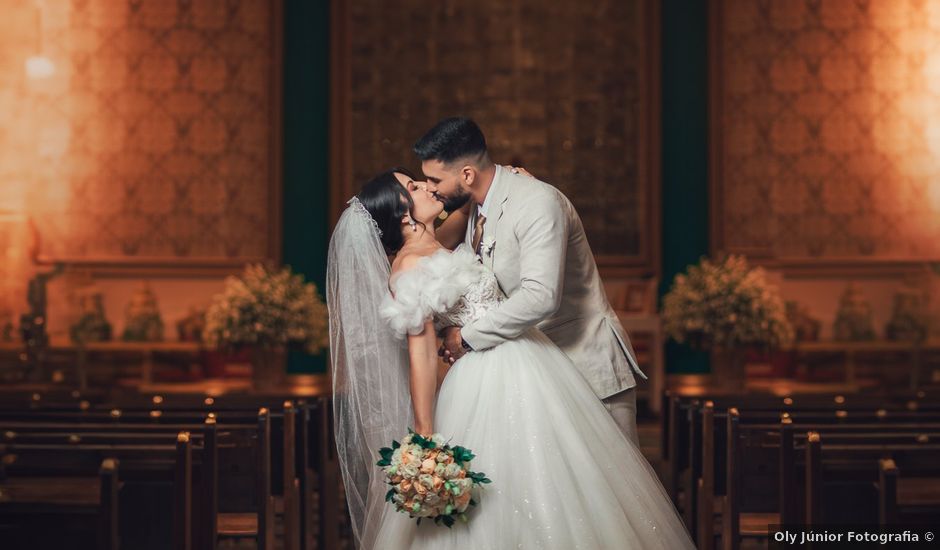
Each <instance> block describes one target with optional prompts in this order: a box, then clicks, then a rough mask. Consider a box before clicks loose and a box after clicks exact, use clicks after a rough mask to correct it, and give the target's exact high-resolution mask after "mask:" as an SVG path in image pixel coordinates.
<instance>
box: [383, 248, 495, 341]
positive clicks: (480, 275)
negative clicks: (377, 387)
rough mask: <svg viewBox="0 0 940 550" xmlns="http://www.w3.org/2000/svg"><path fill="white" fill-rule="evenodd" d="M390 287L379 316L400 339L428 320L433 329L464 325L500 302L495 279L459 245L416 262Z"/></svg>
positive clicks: (422, 326) (392, 282) (416, 332)
mask: <svg viewBox="0 0 940 550" xmlns="http://www.w3.org/2000/svg"><path fill="white" fill-rule="evenodd" d="M390 287H391V289H392V293H393V294H394V297H392V296H388V297H387V298H386V299H385V301H384V302H383V304H382V308H381V315H382V318H383V319H384V320H385V321H386V322H387V323H388V324H389V326H391V328H392V330H393V332H394V333H395V334H396V335H398V336H400V337H404V335H405V334H420V333H421V330H422V329H423V328H424V324H425V323H426V322H427V320H428V319H431V320H433V321H434V326H435V328H436V329H441V328H443V327H447V326H460V327H462V326H465V325H467V324H468V323H470V322H472V321H475V320H476V319H479V318H480V317H482V316H483V315H485V314H486V312H487V311H489V310H490V309H492V308H494V307H496V306H498V305H499V303H500V302H502V301H503V299H504V296H503V294H502V291H501V290H500V288H499V283H498V282H497V280H496V275H494V274H493V272H492V271H490V270H489V269H487V268H486V267H485V266H484V265H483V264H481V263H480V261H479V259H478V258H477V256H476V255H475V254H474V253H473V252H471V251H470V249H469V247H467V246H465V245H461V246H459V247H458V248H457V250H455V251H454V252H449V251H447V250H439V251H437V252H435V253H434V254H431V255H430V256H426V257H424V258H421V259H420V260H418V263H417V265H415V267H413V268H412V269H409V270H407V271H403V272H401V273H398V274H396V275H395V276H393V277H392V280H391V283H390Z"/></svg>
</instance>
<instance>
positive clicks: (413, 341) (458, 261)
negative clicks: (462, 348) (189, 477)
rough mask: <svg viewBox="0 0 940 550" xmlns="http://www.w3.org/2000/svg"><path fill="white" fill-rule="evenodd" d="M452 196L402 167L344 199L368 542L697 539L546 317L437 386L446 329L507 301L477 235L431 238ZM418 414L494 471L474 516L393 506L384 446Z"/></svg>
mask: <svg viewBox="0 0 940 550" xmlns="http://www.w3.org/2000/svg"><path fill="white" fill-rule="evenodd" d="M442 209H443V204H442V203H441V202H440V201H438V200H437V199H436V197H435V196H434V195H433V194H432V193H430V192H428V191H427V190H426V188H425V186H424V184H423V182H420V181H418V179H417V178H416V177H414V176H413V175H412V174H410V173H409V172H407V171H406V170H403V169H394V170H392V171H389V172H386V173H384V174H381V175H379V176H377V177H376V178H375V179H373V180H372V181H370V182H369V183H368V184H366V185H365V186H364V187H363V189H362V192H360V193H359V195H357V196H356V197H354V198H353V199H352V200H350V201H349V207H348V208H347V209H346V211H345V212H344V213H343V215H342V217H341V218H340V220H339V223H338V224H337V227H336V230H335V231H334V233H333V237H332V239H331V241H330V250H329V259H328V267H327V293H328V296H327V302H328V305H329V310H330V335H331V342H330V345H331V355H332V363H333V384H334V409H335V419H336V423H335V426H336V443H337V449H338V452H339V456H340V462H341V468H342V472H343V481H344V484H345V488H346V497H347V502H348V504H349V510H350V517H351V519H352V527H353V532H354V535H355V538H356V542H357V545H358V548H360V549H366V550H371V549H373V548H375V549H381V550H386V549H389V550H397V549H406V548H410V549H419V548H428V549H431V548H434V549H441V548H452V549H464V548H474V549H493V550H498V549H505V548H522V549H529V548H557V549H564V550H568V549H574V548H583V549H589V548H591V549H593V548H597V549H601V548H644V549H645V548H664V549H669V550H674V549H681V548H694V545H693V544H692V541H691V540H690V538H689V536H688V534H687V532H686V530H685V527H684V525H683V523H682V521H681V519H680V518H679V516H678V514H677V513H676V511H675V508H674V507H673V505H672V503H671V502H670V500H669V498H668V497H667V495H666V492H665V491H664V490H663V488H662V485H661V484H660V482H659V480H658V479H657V477H656V474H655V472H654V471H653V469H652V468H651V467H650V465H649V464H648V463H647V461H646V459H645V458H644V457H643V455H642V454H641V453H640V450H639V448H637V446H636V445H635V444H634V443H633V442H631V441H629V440H627V439H626V438H625V437H624V436H623V434H622V432H621V431H620V430H619V429H618V428H617V425H616V424H615V422H614V420H613V419H612V418H611V416H610V414H609V413H608V412H607V409H606V408H605V407H604V405H603V404H602V403H601V402H600V401H599V400H598V399H597V397H596V396H595V394H594V392H593V391H592V390H591V387H590V386H589V384H588V382H587V381H586V380H585V379H584V378H583V377H582V375H581V374H580V373H579V372H578V370H577V369H576V368H575V366H574V365H573V364H572V363H571V361H570V360H569V359H568V357H567V355H565V354H564V352H562V351H561V350H560V349H559V348H558V347H556V346H555V345H554V344H553V343H552V342H551V341H550V340H549V339H548V338H547V337H546V336H545V335H543V334H542V333H541V332H539V331H538V330H537V329H530V330H529V331H528V332H526V333H524V334H523V335H522V336H520V337H519V338H517V339H515V340H510V341H508V342H506V343H504V344H502V345H499V346H497V347H495V348H491V349H489V350H485V351H479V352H470V353H467V354H466V355H465V356H463V357H462V358H461V359H459V360H458V361H457V362H456V363H455V364H454V365H452V366H451V367H450V369H449V370H448V372H447V373H446V376H445V377H444V380H443V382H442V383H441V384H440V389H439V390H438V357H437V349H438V345H437V339H436V333H437V330H438V329H439V328H442V327H444V326H463V325H465V324H466V323H468V322H470V321H472V320H474V319H476V318H478V317H479V316H481V315H483V314H484V313H485V312H486V311H487V310H489V309H492V308H497V307H499V305H500V303H501V302H502V301H503V300H504V299H505V297H504V296H503V295H502V293H501V291H500V289H499V285H498V283H497V281H496V278H495V276H494V274H493V273H492V272H491V271H490V270H489V269H488V268H486V267H485V266H483V265H482V264H481V263H480V262H479V261H478V259H477V257H476V256H475V254H473V252H471V251H470V249H469V248H468V247H466V246H464V245H461V246H459V247H457V249H456V250H455V251H453V252H451V251H449V250H448V249H446V248H445V247H444V246H443V245H441V244H440V242H438V240H437V239H436V238H435V237H436V235H435V228H434V225H433V222H434V220H435V218H436V217H437V216H438V215H439V214H440V213H441V211H442ZM388 255H395V259H394V262H393V263H392V264H391V265H390V264H389V261H388ZM390 290H391V292H390ZM409 427H413V428H414V430H415V431H416V432H418V433H420V434H423V435H429V434H431V433H434V432H437V433H440V434H442V435H443V436H444V438H445V439H450V440H451V441H452V444H456V445H462V446H465V447H468V448H469V449H471V450H472V451H473V452H474V453H475V454H476V458H475V459H474V460H473V464H472V468H473V470H475V471H481V472H485V473H486V475H487V477H489V478H490V479H491V480H492V483H491V484H489V485H486V486H485V488H484V489H483V490H482V494H481V495H480V497H479V498H477V500H478V501H479V504H478V505H477V506H476V507H473V508H471V509H470V510H469V512H468V515H469V521H468V522H466V523H461V522H458V523H457V524H456V525H454V526H453V527H452V528H446V527H442V526H438V525H435V524H434V523H432V522H422V524H421V525H420V526H419V525H417V523H416V520H414V519H410V518H409V517H408V516H407V515H405V514H402V513H399V512H396V511H395V510H394V509H393V508H392V506H391V505H389V504H386V502H385V498H384V496H385V492H386V490H387V489H388V486H387V485H386V484H385V482H384V478H383V475H382V472H381V471H380V470H379V468H378V467H376V466H375V462H376V460H377V459H378V455H377V451H378V449H379V448H380V447H383V446H387V445H388V444H389V443H390V442H391V441H392V440H393V439H400V438H401V437H402V436H404V435H405V434H406V433H407V430H408V428H409Z"/></svg>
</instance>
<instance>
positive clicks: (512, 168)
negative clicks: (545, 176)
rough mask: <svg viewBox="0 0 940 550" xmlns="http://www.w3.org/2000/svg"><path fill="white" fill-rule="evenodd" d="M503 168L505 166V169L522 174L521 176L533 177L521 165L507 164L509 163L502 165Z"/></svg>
mask: <svg viewBox="0 0 940 550" xmlns="http://www.w3.org/2000/svg"><path fill="white" fill-rule="evenodd" d="M504 168H506V169H507V170H509V171H510V172H512V173H513V174H522V175H523V176H529V177H530V178H534V177H535V176H533V175H532V174H530V173H529V171H528V170H526V169H525V168H522V167H521V166H509V165H506V166H504Z"/></svg>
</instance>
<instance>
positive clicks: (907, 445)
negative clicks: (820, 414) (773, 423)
mask: <svg viewBox="0 0 940 550" xmlns="http://www.w3.org/2000/svg"><path fill="white" fill-rule="evenodd" d="M937 440H938V435H937V434H932V435H929V436H928V435H926V434H898V433H891V434H868V435H867V436H862V435H861V434H839V433H820V432H816V431H811V432H808V433H807V434H806V437H805V440H804V441H805V443H804V447H805V452H804V453H803V456H804V460H803V463H802V464H800V463H798V464H797V469H798V470H799V468H800V467H802V468H804V469H805V476H804V479H805V489H804V494H805V502H806V511H805V522H806V524H807V525H818V524H821V523H824V522H825V523H833V522H836V523H839V522H845V521H853V522H858V523H869V522H871V523H874V522H875V521H879V520H880V519H881V518H879V516H880V515H883V512H882V510H880V508H882V507H883V506H884V504H885V503H884V498H885V496H887V495H884V494H883V493H885V492H890V491H893V492H894V495H893V498H894V500H895V503H896V499H897V483H896V481H897V478H896V477H894V476H893V475H891V474H889V475H888V476H887V479H885V478H886V475H885V474H886V470H887V471H889V470H891V469H894V470H895V472H896V471H897V470H898V469H899V466H900V467H903V468H905V470H906V471H908V472H910V474H911V475H912V483H911V484H910V485H909V488H910V489H914V490H913V491H911V493H912V496H914V497H915V499H916V500H915V501H914V502H912V503H911V504H913V505H914V506H922V507H923V506H924V505H928V506H929V507H930V511H931V512H932V514H933V515H932V516H931V517H930V520H931V522H933V521H936V520H937V519H938V515H937V510H938V507H940V497H938V494H937V490H938V488H940V444H938V443H936V441H937ZM797 445H798V446H799V445H800V443H799V442H798V443H797ZM892 477H893V478H894V479H892ZM830 488H831V489H830ZM836 489H837V490H836ZM866 496H868V497H869V498H865V497H866ZM862 500H865V501H867V502H868V504H869V506H868V510H867V512H866V510H865V509H864V507H862V509H861V513H862V514H863V515H862V516H861V517H859V516H852V517H845V516H844V515H839V513H838V512H840V511H842V510H845V509H847V508H848V507H847V506H846V504H847V503H849V502H851V503H852V504H853V506H854V509H858V508H859V506H860V501H862ZM887 504H888V505H889V506H890V505H892V504H894V503H887ZM884 519H888V518H884ZM892 519H894V520H896V519H897V518H896V516H895V517H894V518H892Z"/></svg>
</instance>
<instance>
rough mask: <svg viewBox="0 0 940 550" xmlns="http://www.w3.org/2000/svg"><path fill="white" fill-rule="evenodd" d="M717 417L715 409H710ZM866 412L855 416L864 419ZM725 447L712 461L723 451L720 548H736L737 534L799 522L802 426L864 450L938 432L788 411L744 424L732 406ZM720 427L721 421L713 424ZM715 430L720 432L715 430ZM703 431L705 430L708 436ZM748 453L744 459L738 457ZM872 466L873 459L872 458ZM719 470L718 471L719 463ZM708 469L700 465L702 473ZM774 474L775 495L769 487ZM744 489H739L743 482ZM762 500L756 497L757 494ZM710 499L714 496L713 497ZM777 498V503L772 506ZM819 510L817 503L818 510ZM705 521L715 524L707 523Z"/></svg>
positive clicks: (704, 533) (706, 543) (704, 483)
mask: <svg viewBox="0 0 940 550" xmlns="http://www.w3.org/2000/svg"><path fill="white" fill-rule="evenodd" d="M707 414H714V415H715V416H716V417H717V416H719V413H717V412H712V413H707ZM868 416H869V415H859V417H860V418H867V417H868ZM725 418H726V422H724V424H725V430H726V432H727V433H726V437H727V448H726V450H725V452H724V453H720V452H719V453H714V456H715V457H716V460H718V461H720V460H721V459H722V454H724V468H723V469H724V471H725V480H724V481H725V484H724V485H725V491H724V493H725V494H724V495H721V494H720V491H716V493H718V494H717V497H718V503H719V504H720V505H719V506H717V507H716V509H719V510H720V516H721V518H722V522H721V525H722V539H723V547H724V548H737V545H738V543H739V539H740V537H741V536H766V527H767V525H769V524H780V523H802V522H803V520H804V517H803V516H804V514H803V512H802V508H801V507H800V504H799V503H800V502H805V499H804V495H803V494H802V493H801V492H800V491H801V488H802V485H801V484H800V482H799V479H800V478H799V476H800V475H804V474H802V473H801V472H803V470H801V469H800V468H801V465H800V463H799V461H798V458H799V457H800V456H801V455H800V454H799V453H798V452H797V451H798V449H800V448H802V446H803V445H805V440H806V433H807V432H806V430H807V429H810V430H816V433H819V432H822V433H824V434H826V435H827V436H828V437H830V438H831V439H832V441H834V442H839V443H841V444H842V445H843V446H848V445H853V446H854V447H856V448H860V449H861V448H864V445H866V444H869V445H870V444H872V442H874V443H875V444H877V445H881V446H882V447H884V446H891V445H895V446H896V445H901V444H911V443H912V442H916V441H917V440H918V438H921V437H923V436H924V435H928V434H929V435H928V437H938V436H940V424H937V423H934V424H926V423H896V424H893V423H884V422H880V423H874V424H872V423H867V424H865V423H859V424H839V423H831V424H827V423H822V424H815V425H814V424H798V423H796V422H794V420H793V418H792V417H790V416H789V415H786V416H782V418H781V419H780V422H779V423H777V424H759V423H754V424H747V423H744V422H743V421H742V415H741V413H740V412H739V411H737V410H736V409H733V408H732V409H730V410H729V411H728V412H727V414H726V415H725ZM713 425H715V426H720V425H721V423H720V422H715V423H713ZM716 431H718V430H716ZM706 435H707V434H706ZM704 439H705V440H704V441H703V453H706V452H707V450H708V447H709V445H710V444H709V442H708V438H707V437H706V438H704ZM745 455H746V456H747V457H748V461H747V462H744V461H743V459H742V457H743V456H745ZM871 464H872V466H874V461H873V460H872V461H871ZM717 469H719V470H720V469H722V468H721V465H719V466H718V468H717ZM708 473H709V469H708V468H704V469H703V476H705V475H707V474H708ZM773 478H776V494H774V493H773V492H772V491H770V489H771V488H772V487H771V485H772V484H773V483H774V481H773ZM711 485H717V484H715V483H714V482H713V481H711V480H709V479H707V478H705V477H703V478H702V480H701V481H700V487H701V489H702V492H703V493H705V492H707V491H708V488H709V487H710V486H711ZM745 485H746V486H747V487H748V492H747V493H743V492H742V491H743V489H742V487H743V486H745ZM761 495H762V496H763V498H756V496H757V497H759V496H761ZM712 498H714V497H712ZM707 499H708V496H707V495H705V494H703V495H702V500H701V501H700V502H702V504H701V506H700V510H699V522H700V525H701V524H705V523H706V522H707V518H708V517H709V516H710V513H709V508H708V507H707V505H706V504H704V501H706V500H707ZM774 501H776V503H777V504H776V506H774ZM816 509H818V506H817V508H816ZM708 523H709V524H711V523H713V522H708ZM698 534H699V546H700V548H711V547H712V546H713V544H714V539H713V538H709V534H710V533H709V532H708V529H707V527H706V528H704V529H700V530H699V533H698Z"/></svg>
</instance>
